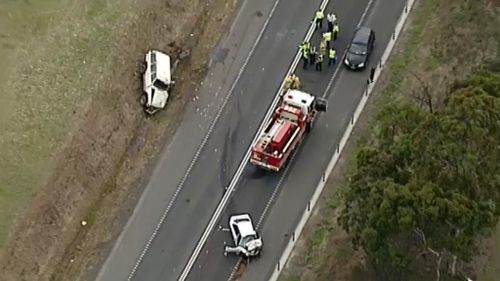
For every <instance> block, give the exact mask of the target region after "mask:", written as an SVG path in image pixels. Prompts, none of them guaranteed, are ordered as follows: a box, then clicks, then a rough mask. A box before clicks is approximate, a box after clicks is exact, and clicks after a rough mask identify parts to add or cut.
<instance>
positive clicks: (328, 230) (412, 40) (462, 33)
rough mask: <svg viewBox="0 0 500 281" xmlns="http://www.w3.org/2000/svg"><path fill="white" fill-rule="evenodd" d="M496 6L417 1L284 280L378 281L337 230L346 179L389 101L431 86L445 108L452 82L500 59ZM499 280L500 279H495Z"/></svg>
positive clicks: (496, 251)
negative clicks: (385, 101) (354, 157)
mask: <svg viewBox="0 0 500 281" xmlns="http://www.w3.org/2000/svg"><path fill="white" fill-rule="evenodd" d="M494 2H495V1H491V2H490V1H488V5H484V1H453V0H441V1H438V0H426V1H423V0H421V1H417V3H416V5H415V7H414V10H413V12H412V14H411V15H410V18H409V21H408V22H407V24H406V28H405V31H404V33H403V35H402V37H401V38H400V39H399V41H398V43H397V45H396V47H395V49H394V51H393V55H392V57H391V59H390V60H389V65H388V67H387V68H386V69H385V73H384V74H383V75H382V76H381V80H379V83H378V85H377V89H376V91H375V95H374V97H373V98H372V100H371V101H370V102H369V104H368V106H367V108H366V109H365V112H364V113H363V115H362V117H361V119H360V120H359V122H358V125H357V127H356V129H355V131H354V134H353V136H352V138H351V141H350V143H349V144H348V145H347V147H346V150H345V152H344V155H343V156H342V158H341V160H340V161H339V165H337V167H336V169H335V170H334V172H333V173H332V176H331V177H330V178H329V180H328V184H327V187H326V188H325V191H324V194H323V195H322V199H321V200H320V203H319V206H318V207H317V210H316V211H315V213H314V214H313V216H312V218H311V219H310V221H309V222H308V225H307V226H306V228H305V230H304V234H303V235H302V237H301V239H300V240H299V242H298V243H297V246H296V249H295V250H294V253H293V255H292V258H291V260H290V261H289V262H288V264H287V267H286V268H285V271H284V272H283V274H282V276H281V277H280V280H281V281H309V280H315V281H322V280H325V281H326V280H337V281H370V280H372V281H375V280H376V279H375V277H374V276H375V275H374V274H373V271H372V270H373V269H372V268H371V267H370V265H369V264H368V263H367V262H366V260H365V256H364V254H363V253H362V252H361V251H356V250H354V249H353V248H352V247H351V244H350V239H349V236H348V235H347V234H346V233H345V232H344V231H343V230H341V229H340V227H339V226H338V224H337V221H336V219H337V215H338V209H337V207H338V206H339V200H341V199H339V197H338V194H337V191H338V189H339V188H344V187H345V186H346V179H345V174H346V173H347V171H349V170H350V169H352V168H353V165H354V164H353V163H354V161H353V160H354V159H353V156H354V155H355V152H356V150H357V149H358V147H361V146H362V145H363V144H364V143H366V140H367V139H368V138H369V137H370V134H371V132H372V130H373V128H376V122H374V121H373V116H374V115H375V114H376V112H377V111H378V110H379V108H381V107H382V106H383V104H384V100H386V99H409V100H414V91H419V90H421V89H422V87H423V86H424V87H426V86H428V87H429V88H430V90H431V93H432V95H433V98H434V99H435V100H436V102H439V100H440V98H441V97H442V96H443V94H444V93H445V92H446V91H447V89H448V86H449V85H450V83H453V82H454V81H456V80H459V79H461V78H464V77H465V76H467V74H469V73H470V72H471V71H473V70H474V69H475V68H476V67H478V66H481V65H482V64H483V62H484V61H486V60H493V59H498V58H499V54H500V44H499V43H500V30H498V26H500V17H499V16H498V15H499V14H498V10H496V11H495V9H498V8H495V3H494ZM499 255H500V226H499V227H497V231H496V233H495V237H492V238H491V239H489V241H485V246H484V247H483V251H482V256H481V258H480V260H482V262H480V263H478V264H477V268H476V270H477V271H478V273H479V276H480V279H479V280H483V281H494V280H498V276H500V256H499ZM434 278H435V277H434V275H433V272H430V273H416V274H412V275H411V276H407V279H406V280H407V281H420V280H432V279H434ZM495 278H497V279H495Z"/></svg>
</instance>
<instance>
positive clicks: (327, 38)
mask: <svg viewBox="0 0 500 281" xmlns="http://www.w3.org/2000/svg"><path fill="white" fill-rule="evenodd" d="M323 40H325V42H326V48H327V49H330V42H331V41H332V33H331V32H330V31H327V32H325V33H323Z"/></svg>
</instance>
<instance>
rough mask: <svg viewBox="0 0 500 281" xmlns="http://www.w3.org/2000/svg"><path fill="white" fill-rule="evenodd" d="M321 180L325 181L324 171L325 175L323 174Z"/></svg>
mask: <svg viewBox="0 0 500 281" xmlns="http://www.w3.org/2000/svg"><path fill="white" fill-rule="evenodd" d="M321 181H322V182H325V173H323V175H321Z"/></svg>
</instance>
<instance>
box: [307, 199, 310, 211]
mask: <svg viewBox="0 0 500 281" xmlns="http://www.w3.org/2000/svg"><path fill="white" fill-rule="evenodd" d="M307 211H308V212H309V211H311V201H309V202H307Z"/></svg>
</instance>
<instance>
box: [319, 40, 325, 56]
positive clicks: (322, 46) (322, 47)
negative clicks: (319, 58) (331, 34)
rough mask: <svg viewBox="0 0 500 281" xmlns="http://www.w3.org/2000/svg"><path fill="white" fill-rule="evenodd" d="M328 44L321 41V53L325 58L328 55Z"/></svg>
mask: <svg viewBox="0 0 500 281" xmlns="http://www.w3.org/2000/svg"><path fill="white" fill-rule="evenodd" d="M326 50H327V48H326V42H325V40H321V43H320V44H319V52H320V54H323V56H324V55H325V54H326Z"/></svg>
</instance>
